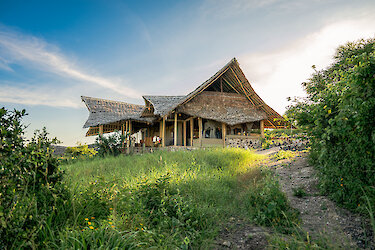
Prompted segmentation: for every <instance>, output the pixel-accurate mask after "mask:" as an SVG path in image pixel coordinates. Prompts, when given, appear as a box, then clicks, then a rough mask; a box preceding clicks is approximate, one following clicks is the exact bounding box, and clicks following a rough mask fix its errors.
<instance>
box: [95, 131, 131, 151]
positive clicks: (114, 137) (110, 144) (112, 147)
mask: <svg viewBox="0 0 375 250" xmlns="http://www.w3.org/2000/svg"><path fill="white" fill-rule="evenodd" d="M124 141H125V136H123V135H121V134H119V133H113V134H111V135H109V136H107V137H105V136H103V135H99V136H98V137H97V138H96V142H95V144H96V146H97V147H98V155H100V156H108V155H113V156H116V155H119V154H121V148H122V147H123V144H124Z"/></svg>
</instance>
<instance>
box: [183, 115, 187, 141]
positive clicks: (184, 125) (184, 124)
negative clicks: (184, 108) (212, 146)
mask: <svg viewBox="0 0 375 250" xmlns="http://www.w3.org/2000/svg"><path fill="white" fill-rule="evenodd" d="M183 127H184V146H185V147H186V146H187V143H186V121H184V123H183Z"/></svg>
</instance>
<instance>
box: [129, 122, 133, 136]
mask: <svg viewBox="0 0 375 250" xmlns="http://www.w3.org/2000/svg"><path fill="white" fill-rule="evenodd" d="M132 129H133V128H132V121H129V135H131V134H132V132H133V131H132Z"/></svg>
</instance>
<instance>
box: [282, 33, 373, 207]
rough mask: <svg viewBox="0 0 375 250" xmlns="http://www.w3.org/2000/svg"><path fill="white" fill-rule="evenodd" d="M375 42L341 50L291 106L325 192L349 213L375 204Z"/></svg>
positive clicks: (357, 44)
mask: <svg viewBox="0 0 375 250" xmlns="http://www.w3.org/2000/svg"><path fill="white" fill-rule="evenodd" d="M374 45H375V39H369V40H360V41H358V42H353V43H348V44H346V45H345V46H341V47H339V48H338V50H337V52H336V55H335V61H334V63H333V64H332V65H331V66H330V67H328V68H327V69H324V70H320V71H316V72H315V73H314V74H313V75H312V77H311V78H310V79H309V81H307V82H306V83H304V84H303V86H304V88H305V91H306V92H307V98H305V99H301V100H296V102H295V103H294V105H293V106H291V107H289V110H288V116H294V117H295V119H296V120H297V121H298V124H299V126H301V127H303V128H304V129H305V130H306V131H307V132H308V134H309V135H310V137H311V154H310V156H311V162H312V163H313V164H314V165H315V166H316V167H317V169H318V171H319V173H320V185H321V188H322V190H323V191H324V192H325V193H327V194H329V195H330V197H331V198H332V199H334V200H335V201H337V202H338V203H340V204H342V205H344V206H345V207H347V208H350V209H356V208H357V207H358V204H364V202H365V198H364V195H363V192H362V190H361V189H362V188H363V189H364V190H365V193H366V195H367V197H368V198H369V199H370V201H371V203H372V204H375V188H373V187H374V186H375V178H373V174H374V171H375V132H374V131H375V130H374V126H375V123H374V118H373V115H374V114H375V78H374V74H375V47H374Z"/></svg>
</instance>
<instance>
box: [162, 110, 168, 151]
mask: <svg viewBox="0 0 375 250" xmlns="http://www.w3.org/2000/svg"><path fill="white" fill-rule="evenodd" d="M166 119H167V117H166V116H164V117H163V122H162V124H163V128H162V133H161V146H162V147H165V120H166Z"/></svg>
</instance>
